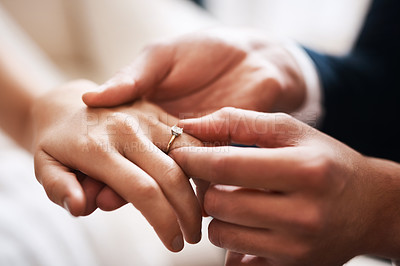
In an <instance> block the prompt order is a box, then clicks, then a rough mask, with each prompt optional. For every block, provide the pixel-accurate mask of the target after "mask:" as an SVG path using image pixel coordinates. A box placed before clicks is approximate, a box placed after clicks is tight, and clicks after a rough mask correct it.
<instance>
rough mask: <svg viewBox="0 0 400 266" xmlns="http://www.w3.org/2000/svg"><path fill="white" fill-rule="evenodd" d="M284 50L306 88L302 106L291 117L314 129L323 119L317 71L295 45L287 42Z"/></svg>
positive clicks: (307, 57) (309, 59) (303, 52)
mask: <svg viewBox="0 0 400 266" xmlns="http://www.w3.org/2000/svg"><path fill="white" fill-rule="evenodd" d="M285 48H286V49H287V51H289V52H290V53H291V55H292V56H293V57H294V58H295V59H296V61H297V64H298V65H299V66H300V69H301V71H302V75H303V78H304V83H305V86H306V98H305V100H304V103H303V105H302V106H301V107H300V108H299V109H298V110H296V111H295V112H294V113H292V114H291V115H293V116H294V117H295V118H297V119H299V120H301V121H303V122H305V123H307V124H309V125H311V126H314V127H315V126H317V125H318V122H319V121H320V120H321V119H322V117H323V106H322V90H321V84H320V80H319V77H318V73H317V70H316V68H315V65H314V63H313V62H312V60H311V58H310V57H309V56H308V55H307V54H306V52H305V51H304V50H303V49H302V48H301V47H299V46H298V45H297V44H296V43H294V42H293V43H292V42H288V43H287V44H286V45H285Z"/></svg>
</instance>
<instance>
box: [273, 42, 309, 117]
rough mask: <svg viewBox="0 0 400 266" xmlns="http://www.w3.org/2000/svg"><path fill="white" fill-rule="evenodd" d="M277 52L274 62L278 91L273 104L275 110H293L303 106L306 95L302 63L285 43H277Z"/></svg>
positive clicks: (288, 111)
mask: <svg viewBox="0 0 400 266" xmlns="http://www.w3.org/2000/svg"><path fill="white" fill-rule="evenodd" d="M277 50H279V51H277V54H279V55H280V56H279V57H278V58H277V59H278V60H277V61H276V62H274V63H275V64H276V66H277V68H278V73H280V77H279V81H280V84H281V86H280V93H279V96H278V99H277V102H276V105H275V111H280V112H286V113H290V112H294V111H296V110H298V109H299V108H300V107H301V106H303V104H304V102H305V101H306V98H307V97H306V96H307V84H306V80H305V78H304V75H303V70H302V65H301V64H300V63H299V62H298V60H297V59H298V56H295V55H294V52H293V51H292V49H289V48H288V45H286V44H285V43H283V42H282V43H279V44H278V47H277Z"/></svg>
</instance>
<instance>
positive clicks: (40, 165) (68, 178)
mask: <svg viewBox="0 0 400 266" xmlns="http://www.w3.org/2000/svg"><path fill="white" fill-rule="evenodd" d="M35 174H36V178H37V179H38V181H39V182H40V183H41V184H42V186H43V187H44V189H45V191H46V193H47V195H48V197H49V198H50V200H52V201H53V202H54V203H56V204H58V205H60V206H62V207H64V208H65V209H67V210H68V211H69V212H70V213H71V214H72V215H74V216H80V215H82V214H84V213H85V209H86V197H85V193H84V191H83V189H82V187H81V185H80V184H79V182H78V180H77V178H76V175H75V174H74V173H73V172H71V171H70V170H69V169H68V168H67V167H65V166H64V165H62V164H61V163H59V162H58V161H57V160H55V159H54V158H53V157H51V156H50V155H48V154H47V153H46V152H44V151H42V150H39V151H38V152H36V154H35Z"/></svg>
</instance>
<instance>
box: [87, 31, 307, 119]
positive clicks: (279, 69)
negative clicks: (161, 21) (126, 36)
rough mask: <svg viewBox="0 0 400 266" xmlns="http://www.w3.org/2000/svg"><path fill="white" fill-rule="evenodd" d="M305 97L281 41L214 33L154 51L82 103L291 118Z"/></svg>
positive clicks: (173, 42) (175, 41)
mask: <svg viewBox="0 0 400 266" xmlns="http://www.w3.org/2000/svg"><path fill="white" fill-rule="evenodd" d="M304 94H305V88H304V81H303V77H302V74H301V71H300V69H299V67H298V66H297V64H296V62H295V60H294V59H293V58H292V57H291V55H290V54H289V53H288V52H287V51H286V50H285V48H284V46H283V45H282V44H281V42H280V41H278V40H275V39H272V38H271V39H269V38H266V37H265V34H264V33H259V32H256V31H250V30H232V29H211V30H208V31H203V32H197V33H192V34H188V35H185V36H183V37H180V38H178V39H173V40H170V41H164V42H162V43H156V44H153V45H150V46H149V47H147V48H146V49H145V50H144V51H143V53H142V54H141V55H140V56H139V57H138V58H137V59H136V60H135V61H134V62H132V63H131V64H130V65H128V66H127V67H125V68H123V69H122V70H120V71H119V72H118V73H117V74H115V75H114V77H112V78H111V79H110V80H109V81H108V82H106V83H105V84H103V85H102V86H101V87H100V88H99V89H98V91H94V92H90V93H86V94H85V95H84V96H83V100H84V102H85V103H86V104H87V105H88V106H91V107H108V106H116V105H119V104H122V103H127V102H131V101H132V100H134V99H138V98H141V97H144V98H145V99H147V100H149V101H152V102H154V103H156V104H157V105H159V106H160V107H162V108H163V109H164V110H166V111H167V112H168V113H170V114H173V115H175V116H177V117H180V118H187V117H199V116H202V115H204V114H208V113H211V112H213V111H216V110H218V109H220V108H222V107H225V106H233V107H239V108H244V109H251V110H255V111H273V110H281V111H285V112H290V111H293V110H295V109H296V108H298V107H299V106H300V105H301V103H302V102H303V100H304V97H305V96H304Z"/></svg>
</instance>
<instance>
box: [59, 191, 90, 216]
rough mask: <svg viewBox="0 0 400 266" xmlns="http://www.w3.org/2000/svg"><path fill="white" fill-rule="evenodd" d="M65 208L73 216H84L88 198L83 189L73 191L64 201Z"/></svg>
mask: <svg viewBox="0 0 400 266" xmlns="http://www.w3.org/2000/svg"><path fill="white" fill-rule="evenodd" d="M63 207H64V208H65V209H66V210H67V211H68V212H69V213H70V214H71V215H73V216H75V217H78V216H81V215H83V213H84V212H85V208H86V197H85V195H84V192H83V190H82V189H79V188H74V189H71V190H70V191H69V192H68V194H67V196H66V197H65V198H64V200H63Z"/></svg>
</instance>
